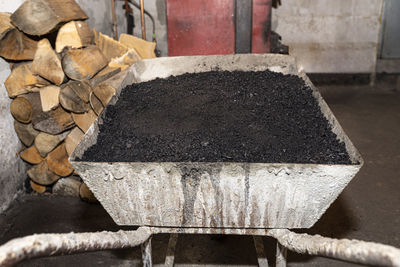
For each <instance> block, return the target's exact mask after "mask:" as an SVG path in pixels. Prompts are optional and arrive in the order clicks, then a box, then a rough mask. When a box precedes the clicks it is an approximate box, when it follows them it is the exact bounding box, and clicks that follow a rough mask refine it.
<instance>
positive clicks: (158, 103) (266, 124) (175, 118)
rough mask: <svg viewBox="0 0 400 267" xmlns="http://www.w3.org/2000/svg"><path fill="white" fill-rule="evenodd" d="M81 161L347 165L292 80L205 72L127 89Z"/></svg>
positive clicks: (314, 106) (306, 93) (313, 104)
mask: <svg viewBox="0 0 400 267" xmlns="http://www.w3.org/2000/svg"><path fill="white" fill-rule="evenodd" d="M78 160H81V161H91V162H259V163H318V164H351V161H350V159H349V155H348V153H347V152H346V149H345V145H344V143H343V142H341V141H339V140H338V139H337V136H336V135H335V134H334V133H333V132H332V129H331V127H330V125H329V123H328V121H327V120H326V118H325V117H324V116H323V114H322V113H321V111H320V108H319V105H318V103H317V101H316V99H315V98H314V97H313V95H312V89H311V88H309V87H308V86H307V85H306V84H305V83H304V81H303V80H302V79H301V78H299V77H297V76H294V75H283V74H281V73H276V72H271V71H259V72H244V71H233V72H229V71H210V72H204V73H191V74H189V73H187V74H183V75H180V76H171V77H168V78H166V79H159V78H158V79H155V80H152V81H148V82H143V83H137V84H132V85H130V86H127V87H126V88H124V89H123V90H122V92H121V95H120V97H119V100H118V101H117V103H116V104H115V105H112V106H108V107H107V109H106V111H105V114H103V124H101V125H100V126H99V135H98V139H97V143H96V144H95V145H93V146H91V147H90V148H89V149H87V150H86V151H85V153H84V155H83V156H82V158H81V159H78Z"/></svg>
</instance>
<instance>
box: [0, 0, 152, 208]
mask: <svg viewBox="0 0 400 267" xmlns="http://www.w3.org/2000/svg"><path fill="white" fill-rule="evenodd" d="M87 18H88V17H87V15H86V14H85V12H84V11H83V10H82V9H81V8H80V7H79V5H78V4H77V3H76V2H75V1H74V0H26V1H25V2H24V3H23V4H22V5H21V6H20V7H19V8H18V9H17V10H16V11H15V12H14V13H13V14H9V13H0V56H1V57H3V58H4V59H5V60H8V61H9V62H10V66H11V74H10V76H9V77H8V78H7V80H6V81H5V83H4V85H5V87H6V89H7V93H8V96H9V97H10V98H12V102H11V105H10V112H11V114H12V116H13V117H14V119H15V121H14V129H15V132H16V133H17V135H18V137H19V139H20V140H21V142H22V144H23V145H24V146H25V148H24V149H23V150H22V151H21V152H20V156H21V158H22V159H23V160H24V161H26V162H27V163H29V164H30V165H31V167H30V168H29V170H28V173H27V175H28V176H29V178H30V180H29V184H30V186H31V188H32V189H33V190H34V191H35V192H38V193H46V192H53V193H55V194H63V195H75V196H80V197H81V198H82V199H85V200H88V201H95V198H94V196H93V194H92V193H91V192H90V190H89V189H88V187H87V186H86V185H85V184H84V183H83V182H82V180H81V179H80V178H79V177H78V176H77V175H76V173H75V172H74V169H73V168H72V166H71V165H70V163H69V161H68V157H69V156H70V155H71V153H72V152H73V151H74V149H75V147H76V146H77V145H78V143H79V142H80V140H81V139H82V137H83V136H84V134H85V132H87V131H88V129H89V127H90V125H91V124H92V123H93V122H94V121H95V120H96V118H97V116H99V114H100V113H101V112H102V110H103V109H104V107H105V106H106V105H107V103H108V102H109V101H110V99H111V98H112V96H113V95H114V94H115V89H116V86H118V84H117V83H116V78H114V77H117V76H118V75H117V74H118V73H119V72H121V71H123V70H125V69H126V68H128V67H129V66H130V65H132V64H133V63H135V62H136V61H138V60H140V59H143V58H152V57H155V53H154V48H155V43H152V42H147V41H145V40H142V39H139V38H136V37H134V36H131V35H127V34H122V35H121V37H120V40H119V41H116V40H114V39H112V38H110V37H108V36H106V35H104V34H102V33H99V32H97V31H96V30H95V29H93V30H91V29H90V27H89V25H88V23H87V22H86V21H85V20H86V19H87Z"/></svg>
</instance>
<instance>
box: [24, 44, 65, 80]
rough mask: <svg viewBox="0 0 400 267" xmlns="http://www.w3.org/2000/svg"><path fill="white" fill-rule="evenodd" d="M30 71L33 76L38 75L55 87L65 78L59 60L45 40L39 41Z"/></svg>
mask: <svg viewBox="0 0 400 267" xmlns="http://www.w3.org/2000/svg"><path fill="white" fill-rule="evenodd" d="M31 69H32V72H33V73H34V74H38V75H40V76H41V77H43V78H45V79H46V80H49V81H51V82H52V83H54V84H56V85H60V84H62V82H63V81H64V78H65V75H64V71H63V69H62V67H61V60H60V58H59V57H58V55H57V54H56V52H54V50H53V48H52V47H51V45H50V42H49V40H47V39H42V40H40V41H39V43H38V46H37V51H36V54H35V57H34V59H33V62H32V68H31Z"/></svg>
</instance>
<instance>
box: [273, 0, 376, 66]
mask: <svg viewBox="0 0 400 267" xmlns="http://www.w3.org/2000/svg"><path fill="white" fill-rule="evenodd" d="M382 4H383V0H336V1H332V0H283V1H282V6H280V7H279V8H278V9H274V10H273V17H272V19H273V20H272V28H273V30H274V31H276V32H277V33H279V34H280V35H281V36H282V41H283V43H284V44H286V45H289V51H290V54H292V55H294V56H295V57H296V58H297V59H298V62H299V63H300V64H301V65H302V66H303V68H304V69H305V70H306V71H307V72H318V73H329V72H331V73H337V72H340V73H363V72H373V71H375V64H376V58H377V47H378V40H379V31H380V16H381V12H382Z"/></svg>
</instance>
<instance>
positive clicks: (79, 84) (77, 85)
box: [66, 81, 92, 103]
mask: <svg viewBox="0 0 400 267" xmlns="http://www.w3.org/2000/svg"><path fill="white" fill-rule="evenodd" d="M66 86H68V87H70V88H71V89H72V91H74V92H75V94H76V95H77V96H78V97H79V98H80V99H82V100H83V101H84V102H85V103H89V97H90V92H91V91H92V87H91V86H90V83H89V82H87V81H70V82H69V83H67V85H66Z"/></svg>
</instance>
